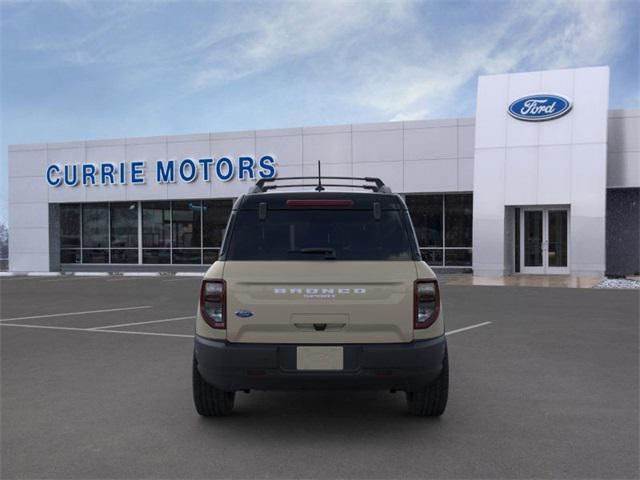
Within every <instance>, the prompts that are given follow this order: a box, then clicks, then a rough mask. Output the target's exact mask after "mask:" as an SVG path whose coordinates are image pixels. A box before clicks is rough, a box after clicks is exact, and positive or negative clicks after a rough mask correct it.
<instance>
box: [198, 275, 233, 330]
mask: <svg viewBox="0 0 640 480" xmlns="http://www.w3.org/2000/svg"><path fill="white" fill-rule="evenodd" d="M225 303H226V287H225V283H224V280H203V281H202V287H201V288H200V313H201V314H202V318H204V321H205V322H207V324H208V325H209V326H210V327H211V328H226V326H227V322H226V317H225V314H226V312H225V310H226V308H225Z"/></svg>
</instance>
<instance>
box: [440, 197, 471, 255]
mask: <svg viewBox="0 0 640 480" xmlns="http://www.w3.org/2000/svg"><path fill="white" fill-rule="evenodd" d="M472 215H473V196H472V195H469V194H455V195H445V196H444V225H445V240H444V243H445V247H471V241H472V232H473V220H472Z"/></svg>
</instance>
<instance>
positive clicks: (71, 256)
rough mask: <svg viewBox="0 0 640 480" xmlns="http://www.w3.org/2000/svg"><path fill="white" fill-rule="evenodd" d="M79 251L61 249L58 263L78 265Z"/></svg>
mask: <svg viewBox="0 0 640 480" xmlns="http://www.w3.org/2000/svg"><path fill="white" fill-rule="evenodd" d="M80 260H81V257H80V249H79V248H74V249H69V248H63V249H62V250H60V263H80Z"/></svg>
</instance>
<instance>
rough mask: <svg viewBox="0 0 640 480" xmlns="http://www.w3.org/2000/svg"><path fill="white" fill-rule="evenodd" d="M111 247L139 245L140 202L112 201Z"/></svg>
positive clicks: (133, 246) (135, 246)
mask: <svg viewBox="0 0 640 480" xmlns="http://www.w3.org/2000/svg"><path fill="white" fill-rule="evenodd" d="M110 206H111V248H137V247H138V204H137V203H135V202H126V203H112V204H111V205H110Z"/></svg>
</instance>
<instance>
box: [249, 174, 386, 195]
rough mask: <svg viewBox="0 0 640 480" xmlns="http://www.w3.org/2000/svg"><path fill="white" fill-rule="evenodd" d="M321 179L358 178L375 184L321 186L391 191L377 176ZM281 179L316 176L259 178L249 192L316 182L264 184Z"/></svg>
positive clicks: (316, 178) (344, 178)
mask: <svg viewBox="0 0 640 480" xmlns="http://www.w3.org/2000/svg"><path fill="white" fill-rule="evenodd" d="M322 179H323V180H358V181H363V182H370V183H374V184H375V185H349V184H344V185H343V184H327V183H322V184H321V185H322V187H352V188H364V189H366V190H372V191H374V192H380V193H391V189H390V188H389V187H388V186H386V185H385V184H384V182H383V181H382V180H380V179H379V178H377V177H322ZM281 180H315V181H317V180H318V177H274V178H261V179H260V180H258V181H257V182H256V184H255V186H253V187H252V188H251V190H249V193H263V192H266V191H268V190H274V189H276V188H289V187H317V186H318V184H317V183H315V184H284V185H265V184H266V183H272V182H279V181H281Z"/></svg>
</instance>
